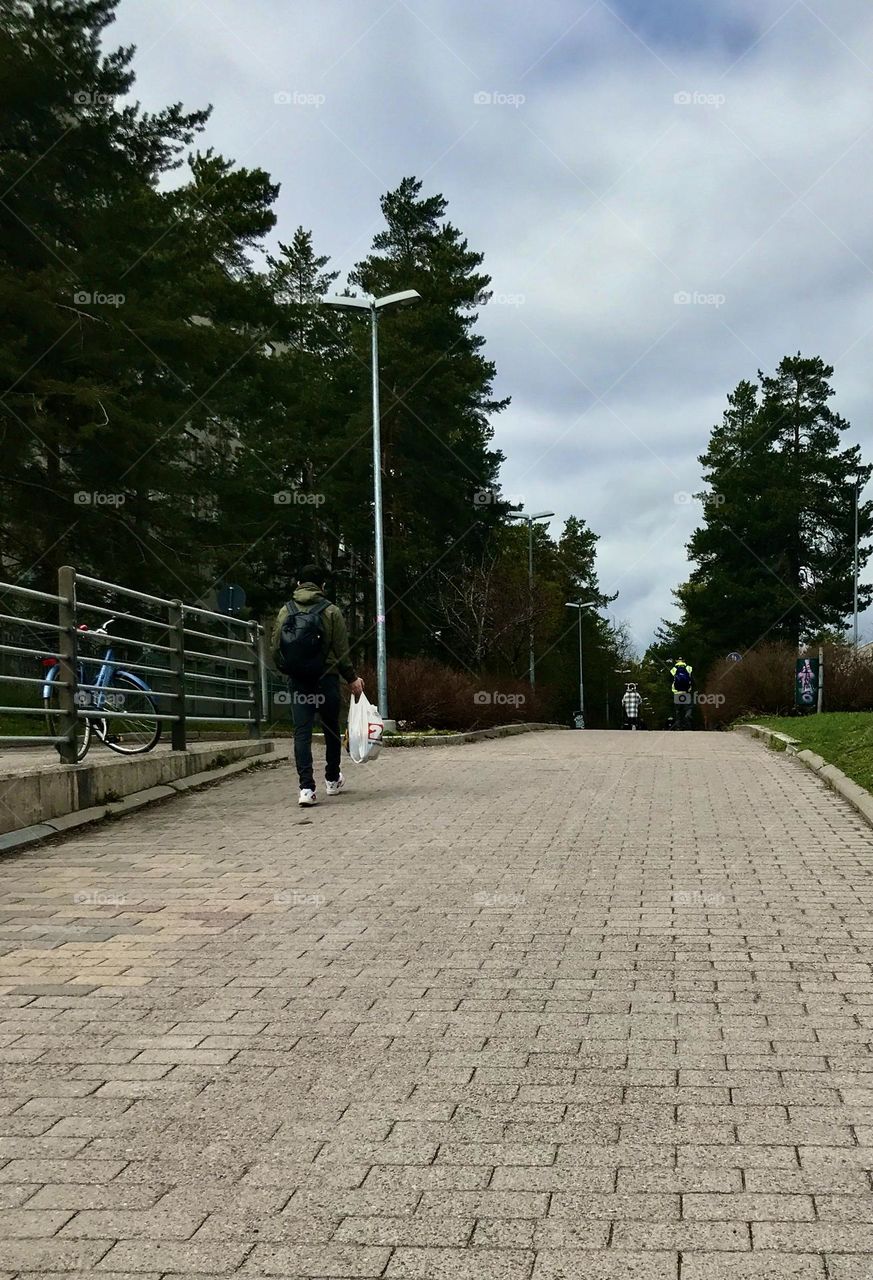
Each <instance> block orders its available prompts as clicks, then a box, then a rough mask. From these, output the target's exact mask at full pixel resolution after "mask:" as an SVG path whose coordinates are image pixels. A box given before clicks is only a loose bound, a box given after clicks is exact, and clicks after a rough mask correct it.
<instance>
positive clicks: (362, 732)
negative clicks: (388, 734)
mask: <svg viewBox="0 0 873 1280" xmlns="http://www.w3.org/2000/svg"><path fill="white" fill-rule="evenodd" d="M382 728H383V726H382V717H381V716H380V714H379V708H378V707H374V706H373V704H372V702H370V701H369V700H368V698H367V695H366V694H365V693H362V694H361V695H360V696H359V697H358V699H357V700H355V699H354V698H352V700H351V702H350V703H349V727H348V733H347V743H346V745H347V747H348V752H349V755H350V756H351V758H352V760H353V761H354V763H355V764H368V763H369V762H370V761H371V760H375V759H376V757H377V755H378V754H379V752H380V750H381V748H382Z"/></svg>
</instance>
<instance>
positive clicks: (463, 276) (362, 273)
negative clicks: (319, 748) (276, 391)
mask: <svg viewBox="0 0 873 1280" xmlns="http://www.w3.org/2000/svg"><path fill="white" fill-rule="evenodd" d="M421 191H422V184H421V182H419V181H418V180H416V179H415V178H405V179H404V180H403V181H402V182H401V183H400V185H399V187H398V188H397V189H396V190H395V191H391V192H389V193H388V194H387V195H385V196H384V197H383V199H382V212H383V215H384V217H385V221H386V224H387V225H386V227H385V229H384V230H383V231H380V232H379V233H378V234H377V235H376V237H375V239H374V241H373V251H372V252H371V254H370V255H369V256H368V257H367V258H365V259H364V261H363V262H361V263H360V264H359V265H358V266H357V267H356V268H355V270H354V271H353V272H352V273H351V275H350V277H349V279H350V283H351V284H352V285H353V286H355V287H357V288H359V289H362V290H363V291H364V292H365V293H368V294H372V295H375V296H377V297H378V296H384V295H386V294H390V293H395V292H399V291H400V290H402V289H417V290H418V292H419V293H420V294H421V299H422V300H421V302H420V303H418V304H417V305H416V306H414V307H410V308H409V309H407V310H404V311H401V312H396V313H393V312H392V313H390V314H389V315H387V316H386V317H385V318H384V320H382V321H381V323H380V369H381V400H382V442H383V461H382V466H383V487H384V499H385V528H386V564H387V574H386V576H387V584H388V607H389V615H390V618H389V625H390V626H391V628H392V639H393V641H394V643H395V647H396V645H397V644H404V643H407V642H408V643H409V644H415V643H418V642H419V641H420V640H421V638H422V636H423V635H426V634H427V631H428V629H429V626H430V625H432V622H433V617H432V611H431V610H430V608H429V602H428V600H427V598H426V597H427V592H426V590H425V592H420V591H419V592H418V593H417V595H416V598H415V600H414V602H413V599H412V597H411V595H410V593H411V592H412V591H413V588H414V587H415V584H416V583H417V582H419V581H420V580H422V579H423V578H424V577H425V576H426V575H427V574H428V573H429V571H430V569H431V567H432V566H433V565H435V564H440V565H441V566H443V567H446V568H450V567H451V566H452V564H454V563H458V562H459V560H460V556H461V548H462V547H464V544H465V543H466V542H467V540H468V539H470V540H471V541H472V542H473V543H476V540H477V539H478V538H479V536H480V534H481V533H482V531H483V530H482V525H483V518H482V513H481V511H480V509H479V508H478V507H477V504H476V501H475V499H476V495H478V494H480V493H482V492H487V491H491V490H495V489H496V488H497V472H498V468H499V465H500V462H501V461H502V455H501V454H500V452H499V451H497V450H495V449H493V448H492V447H491V439H492V435H493V430H492V427H491V423H490V418H491V415H493V414H495V413H497V412H499V411H500V410H501V409H502V408H504V407H505V405H506V404H507V403H508V402H507V401H499V400H497V399H495V398H494V395H493V392H492V383H493V379H494V376H495V368H494V365H493V363H492V362H490V361H489V360H487V359H486V358H485V357H484V355H483V354H482V347H483V345H484V339H483V338H482V337H481V335H479V334H477V333H476V332H475V322H476V309H477V306H478V305H479V302H480V299H481V297H482V295H483V292H484V291H486V290H487V287H488V284H489V283H490V278H489V277H488V276H487V275H485V274H484V273H483V272H482V271H481V270H480V268H481V265H482V261H483V256H482V254H480V253H476V252H474V251H473V250H471V249H470V248H469V247H468V244H467V241H466V240H465V239H464V238H463V236H462V235H461V233H460V232H459V231H458V229H457V228H456V227H454V226H453V225H452V224H451V223H450V222H449V221H448V220H447V217H446V214H447V203H446V201H445V199H444V198H443V197H442V196H441V195H434V196H422V194H421ZM352 341H353V343H354V351H355V355H356V371H357V377H358V382H359V386H360V388H361V390H360V400H359V403H360V406H361V407H360V409H359V410H358V412H357V413H356V414H354V415H353V416H352V418H351V420H350V423H349V441H348V446H349V455H348V464H349V467H350V469H352V470H353V472H354V474H355V475H357V476H358V478H359V479H364V481H365V483H368V482H367V481H366V474H367V471H368V470H369V464H368V460H367V451H368V445H369V438H368V432H367V420H368V417H369V396H368V395H365V391H364V389H365V388H366V387H368V385H369V376H370V360H369V333H368V332H366V331H365V326H364V325H362V324H358V325H354V326H352ZM355 442H357V443H355ZM488 523H489V520H488V518H487V517H485V519H484V524H486V525H487V524H488ZM356 541H357V543H358V545H361V543H360V539H357V540H356ZM464 550H469V548H467V547H464ZM422 597H425V599H424V602H422ZM401 602H403V603H401ZM429 619H430V621H429Z"/></svg>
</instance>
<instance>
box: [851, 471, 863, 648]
mask: <svg viewBox="0 0 873 1280" xmlns="http://www.w3.org/2000/svg"><path fill="white" fill-rule="evenodd" d="M860 496H861V477H860V476H856V477H855V559H854V570H853V575H854V602H853V607H852V634H853V638H854V645H855V649H856V650H857V648H858V500H859V498H860Z"/></svg>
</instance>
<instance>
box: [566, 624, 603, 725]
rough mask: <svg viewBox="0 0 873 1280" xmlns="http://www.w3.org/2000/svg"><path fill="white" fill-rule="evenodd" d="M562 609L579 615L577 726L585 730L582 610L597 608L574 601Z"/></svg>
mask: <svg viewBox="0 0 873 1280" xmlns="http://www.w3.org/2000/svg"><path fill="white" fill-rule="evenodd" d="M564 607H565V608H566V609H578V610H579V614H578V617H579V714H580V716H581V719H582V723H581V724H580V725H579V728H580V729H584V728H585V684H584V681H583V679H582V610H583V609H595V608H596V607H597V601H596V600H586V601H585V603H584V604H579V602H578V601H576V600H565V601H564Z"/></svg>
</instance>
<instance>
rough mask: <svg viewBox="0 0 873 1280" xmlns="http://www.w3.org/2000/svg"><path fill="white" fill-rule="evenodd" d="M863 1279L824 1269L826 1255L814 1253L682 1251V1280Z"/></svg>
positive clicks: (858, 1276) (859, 1276)
mask: <svg viewBox="0 0 873 1280" xmlns="http://www.w3.org/2000/svg"><path fill="white" fill-rule="evenodd" d="M826 1275H827V1276H828V1277H833V1278H836V1280H863V1277H862V1276H861V1273H860V1272H858V1275H857V1277H853V1276H849V1275H845V1276H843V1277H840V1273H839V1272H838V1271H835V1270H829V1271H827V1272H826V1271H825V1265H824V1258H823V1257H822V1256H821V1255H820V1254H812V1253H771V1252H769V1251H768V1250H755V1251H754V1252H753V1253H707V1252H705V1251H694V1250H691V1251H689V1252H687V1253H683V1254H682V1280H825V1276H826Z"/></svg>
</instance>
